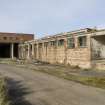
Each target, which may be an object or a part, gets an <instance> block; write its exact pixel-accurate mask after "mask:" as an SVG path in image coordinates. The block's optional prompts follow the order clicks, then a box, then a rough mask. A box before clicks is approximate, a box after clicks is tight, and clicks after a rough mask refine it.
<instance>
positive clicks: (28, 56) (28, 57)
mask: <svg viewBox="0 0 105 105" xmlns="http://www.w3.org/2000/svg"><path fill="white" fill-rule="evenodd" d="M27 59H30V44H28V55H27Z"/></svg>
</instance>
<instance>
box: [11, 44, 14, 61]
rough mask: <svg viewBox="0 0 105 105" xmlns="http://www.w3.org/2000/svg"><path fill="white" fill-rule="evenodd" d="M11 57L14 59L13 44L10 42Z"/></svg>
mask: <svg viewBox="0 0 105 105" xmlns="http://www.w3.org/2000/svg"><path fill="white" fill-rule="evenodd" d="M11 58H12V59H14V44H13V43H12V44H11Z"/></svg>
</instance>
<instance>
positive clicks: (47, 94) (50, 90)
mask: <svg viewBox="0 0 105 105" xmlns="http://www.w3.org/2000/svg"><path fill="white" fill-rule="evenodd" d="M0 73H1V74H3V75H4V76H7V77H8V82H9V84H10V85H9V87H10V88H11V91H10V94H11V95H12V96H13V97H12V98H13V99H14V100H15V101H14V103H15V104H14V105H105V90H102V89H98V88H94V87H88V86H84V85H81V84H78V83H75V82H71V81H67V80H64V79H60V78H57V77H54V76H51V75H48V74H44V73H40V72H35V71H32V70H26V69H23V68H21V69H20V68H17V67H12V66H9V65H4V64H0Z"/></svg>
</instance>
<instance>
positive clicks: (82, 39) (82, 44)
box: [78, 36, 87, 47]
mask: <svg viewBox="0 0 105 105" xmlns="http://www.w3.org/2000/svg"><path fill="white" fill-rule="evenodd" d="M86 44H87V39H86V36H81V37H78V45H79V47H86Z"/></svg>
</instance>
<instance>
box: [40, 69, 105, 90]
mask: <svg viewBox="0 0 105 105" xmlns="http://www.w3.org/2000/svg"><path fill="white" fill-rule="evenodd" d="M38 71H41V72H44V73H48V74H50V75H54V76H57V77H60V78H64V79H67V80H71V81H75V82H78V83H81V84H85V85H88V86H94V87H98V88H103V89H105V77H87V76H80V75H72V74H70V73H69V72H65V71H63V70H45V69H44V70H43V69H42V70H38Z"/></svg>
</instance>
